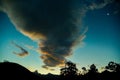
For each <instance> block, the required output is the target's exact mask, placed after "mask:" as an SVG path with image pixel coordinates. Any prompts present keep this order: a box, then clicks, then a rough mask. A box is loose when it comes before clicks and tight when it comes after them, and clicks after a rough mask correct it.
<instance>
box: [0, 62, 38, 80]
mask: <svg viewBox="0 0 120 80" xmlns="http://www.w3.org/2000/svg"><path fill="white" fill-rule="evenodd" d="M8 79H9V80H39V79H40V77H38V76H37V75H35V74H33V73H32V72H30V71H29V70H28V69H26V68H25V67H23V66H21V65H19V64H17V63H12V62H3V63H0V80H8Z"/></svg>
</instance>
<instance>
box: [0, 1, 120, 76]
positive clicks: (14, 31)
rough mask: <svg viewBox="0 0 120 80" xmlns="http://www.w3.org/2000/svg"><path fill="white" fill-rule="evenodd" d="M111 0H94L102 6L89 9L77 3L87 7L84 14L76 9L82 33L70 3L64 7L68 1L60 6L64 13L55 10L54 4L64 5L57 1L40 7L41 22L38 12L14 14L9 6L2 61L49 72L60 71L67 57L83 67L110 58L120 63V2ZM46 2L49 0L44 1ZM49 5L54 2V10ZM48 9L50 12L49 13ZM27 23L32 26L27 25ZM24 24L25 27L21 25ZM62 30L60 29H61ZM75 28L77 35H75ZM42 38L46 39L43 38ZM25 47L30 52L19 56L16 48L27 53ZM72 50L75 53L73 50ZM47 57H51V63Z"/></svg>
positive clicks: (0, 16) (0, 29)
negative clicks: (101, 1)
mask: <svg viewBox="0 0 120 80" xmlns="http://www.w3.org/2000/svg"><path fill="white" fill-rule="evenodd" d="M31 1H32V0H31ZM52 1H54V0H52ZM86 1H87V0H86ZM91 1H96V0H91ZM105 1H107V0H105ZM116 1H117V0H116ZM108 2H109V0H108ZM108 2H107V3H105V2H104V4H105V6H103V5H102V4H103V3H99V2H94V3H95V4H98V6H97V5H91V6H89V7H88V8H89V9H86V7H84V6H83V5H81V4H78V3H75V4H74V9H76V8H78V7H80V9H82V8H83V10H81V12H80V13H81V14H79V15H80V16H78V13H76V11H75V13H76V14H74V16H75V17H74V18H75V19H76V20H78V24H76V25H77V26H78V27H79V26H82V27H85V28H84V30H83V31H82V32H80V31H81V28H76V29H78V33H79V34H78V33H75V32H76V29H75V30H74V28H73V27H72V26H75V25H73V24H71V22H69V19H72V18H73V17H72V18H70V16H71V14H70V10H71V9H70V10H68V8H69V7H67V8H65V10H63V9H64V7H66V6H68V5H66V3H64V4H63V6H62V8H60V10H58V12H59V13H61V14H59V13H57V12H55V11H54V10H56V9H54V8H53V7H54V6H56V7H57V8H59V7H60V6H57V5H53V6H50V5H49V4H48V3H49V2H48V3H46V4H45V5H48V6H47V7H44V8H42V9H44V10H45V11H44V10H42V9H41V11H42V12H43V13H40V12H39V11H38V9H36V10H37V12H38V13H40V14H41V15H42V16H39V17H40V19H39V18H38V20H40V22H38V23H37V20H36V16H33V15H35V14H31V17H33V18H32V19H31V18H28V17H30V15H26V14H28V13H27V12H25V15H21V14H19V13H16V12H15V13H13V14H14V15H11V14H10V13H9V9H8V10H7V11H8V12H6V13H4V12H0V37H1V38H0V61H1V62H2V61H4V60H7V61H10V62H16V63H19V64H21V65H23V66H25V67H26V68H28V69H29V70H31V71H35V70H38V71H39V72H40V73H42V74H47V73H54V74H59V69H60V68H59V67H58V66H59V65H60V64H62V62H63V61H64V60H70V61H72V62H74V63H76V64H77V67H78V68H79V69H80V68H81V67H89V65H91V64H93V63H94V64H95V65H96V66H97V67H98V68H100V67H103V66H105V65H107V63H108V62H109V61H114V62H117V63H120V42H119V41H120V31H119V30H120V6H118V5H116V4H118V3H116V2H112V3H108ZM43 3H45V2H44V1H43ZM88 3H89V1H88ZM88 3H87V2H85V3H84V4H88ZM36 4H37V3H36ZM60 4H62V2H60ZM99 4H100V5H99ZM49 6H50V8H49V10H51V11H47V10H48V9H47V8H48V7H49ZM13 7H14V6H13ZM25 7H26V6H25ZM40 7H42V6H40ZM70 7H72V6H70ZM25 9H27V8H25ZM72 9H73V8H72ZM36 10H35V11H36ZM66 10H67V11H66ZM31 11H32V10H31ZM18 12H19V11H18ZM20 12H22V11H20ZM46 12H47V13H49V14H47V13H46ZM22 13H23V12H22ZM50 13H51V14H52V15H51V14H50ZM17 14H19V15H17ZM37 15H38V14H37ZM14 16H15V17H14ZM16 16H20V18H19V17H18V18H16ZM26 16H27V17H26ZM61 16H62V17H61ZM34 17H35V19H34ZM51 17H52V19H51ZM76 17H77V18H76ZM21 19H22V20H21ZM58 19H59V20H58ZM31 20H36V21H31ZM46 20H47V21H46ZM56 20H57V21H56ZM17 21H18V22H17ZM19 21H20V23H19ZM25 22H26V23H25ZM27 22H29V23H30V24H28V23H27ZM46 22H47V23H46ZM64 22H65V23H64ZM81 22H82V24H81ZM39 23H40V24H39ZM53 23H54V24H53ZM76 23H77V22H76ZM79 23H80V24H79ZM26 24H27V25H28V26H29V27H26ZM62 24H65V25H62ZM22 25H23V27H19V26H22ZM31 25H35V26H36V25H38V26H43V27H42V28H38V26H37V27H32V26H31ZM66 25H67V27H66ZM70 25H72V26H70ZM49 26H53V27H51V28H49ZM56 26H57V28H56ZM59 26H63V27H59ZM61 28H62V29H61ZM70 28H72V29H70ZM56 29H58V30H56ZM64 29H65V30H64ZM59 30H60V31H62V32H60V33H59V32H58V31H59ZM66 30H68V33H66ZM34 32H35V35H34ZM69 32H70V33H69ZM71 32H72V34H73V36H74V37H73V36H71ZM30 33H33V34H30ZM53 34H56V35H53ZM39 35H40V36H39ZM41 35H42V36H41ZM51 35H52V36H51ZM49 36H50V37H49ZM53 36H56V37H53ZM67 36H69V37H67ZM66 37H67V38H66ZM78 37H80V38H78ZM81 37H82V38H81ZM84 37H85V38H84ZM46 38H47V40H46ZM83 38H84V39H83ZM36 39H37V40H36ZM39 39H42V40H40V41H39ZM81 39H83V40H81ZM78 40H79V41H78ZM42 41H43V42H42ZM59 41H61V42H59ZM76 41H78V42H76ZM40 43H41V44H40ZM15 44H17V45H18V46H16V45H15ZM55 45H57V46H55ZM48 46H50V49H48V50H47V49H46V48H47V47H48ZM51 46H52V47H51ZM53 47H54V48H53ZM59 47H60V48H59ZM61 47H62V48H61ZM21 48H22V49H21ZM48 48H49V47H48ZM51 48H53V49H51ZM23 49H24V50H23ZM39 49H40V51H39ZM56 49H57V50H56ZM51 50H53V51H51ZM60 50H61V51H60ZM24 51H27V52H28V54H27V55H25V56H19V55H16V54H14V52H16V53H17V54H20V53H23V54H24ZM52 52H56V53H57V54H52ZM71 52H72V53H73V54H71ZM61 54H62V55H61ZM58 56H60V57H58ZM56 59H60V60H59V61H56ZM47 61H50V63H49V62H47ZM55 61H56V62H55ZM56 66H57V67H56ZM49 67H50V68H49ZM45 68H46V69H45ZM51 69H55V70H51Z"/></svg>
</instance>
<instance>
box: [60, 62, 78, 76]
mask: <svg viewBox="0 0 120 80" xmlns="http://www.w3.org/2000/svg"><path fill="white" fill-rule="evenodd" d="M77 73H78V69H77V68H76V64H74V63H72V62H70V61H69V62H66V63H65V67H64V68H62V69H61V73H60V74H61V75H63V76H76V75H77Z"/></svg>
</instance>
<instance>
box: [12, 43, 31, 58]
mask: <svg viewBox="0 0 120 80" xmlns="http://www.w3.org/2000/svg"><path fill="white" fill-rule="evenodd" d="M11 43H12V44H13V45H14V46H15V47H17V48H19V49H20V50H21V52H20V53H17V52H13V54H15V55H17V56H19V57H25V56H27V55H28V54H29V53H28V51H27V50H25V49H24V48H23V47H21V46H19V45H17V44H16V43H15V42H11Z"/></svg>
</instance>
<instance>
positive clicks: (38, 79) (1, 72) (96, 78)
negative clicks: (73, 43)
mask: <svg viewBox="0 0 120 80" xmlns="http://www.w3.org/2000/svg"><path fill="white" fill-rule="evenodd" d="M82 69H83V70H84V72H85V73H84V74H81V73H79V72H78V69H77V68H76V64H75V63H72V62H67V63H66V65H65V67H64V68H62V69H61V72H60V75H54V74H51V73H49V74H47V75H42V74H40V73H38V71H37V70H36V71H35V72H30V71H29V70H28V69H26V68H25V67H23V66H22V65H20V64H17V63H13V62H0V80H8V79H9V80H68V79H69V80H120V76H119V75H120V64H118V63H115V62H109V63H108V65H107V66H105V70H104V71H103V72H101V73H100V72H99V71H98V69H97V67H96V66H95V65H94V64H92V65H91V66H90V68H89V69H88V70H87V69H86V68H85V67H84V68H82Z"/></svg>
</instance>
